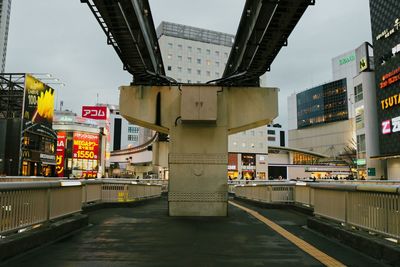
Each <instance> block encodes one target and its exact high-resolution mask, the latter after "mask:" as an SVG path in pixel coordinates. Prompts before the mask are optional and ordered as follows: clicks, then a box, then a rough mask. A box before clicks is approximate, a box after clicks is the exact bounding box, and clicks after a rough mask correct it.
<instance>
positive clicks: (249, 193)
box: [233, 182, 400, 240]
mask: <svg viewBox="0 0 400 267" xmlns="http://www.w3.org/2000/svg"><path fill="white" fill-rule="evenodd" d="M395 183H396V182H393V184H384V183H383V184H373V183H352V184H343V183H305V182H297V183H296V182H286V183H269V184H268V183H264V184H247V185H236V186H235V187H234V189H233V190H234V193H235V195H236V196H237V197H239V198H244V199H250V200H254V201H258V202H263V203H294V204H296V205H302V206H307V207H309V208H311V209H313V210H314V215H315V216H318V217H323V218H326V219H330V220H333V221H336V222H338V223H340V224H342V225H345V226H347V227H357V228H360V229H363V230H367V231H370V232H374V233H379V234H382V235H384V236H387V237H392V238H395V239H397V240H400V182H397V185H395Z"/></svg>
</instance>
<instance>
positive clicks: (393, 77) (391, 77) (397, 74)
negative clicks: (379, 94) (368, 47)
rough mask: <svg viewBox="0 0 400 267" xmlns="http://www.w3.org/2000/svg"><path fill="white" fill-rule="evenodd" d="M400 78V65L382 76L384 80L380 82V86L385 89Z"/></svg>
mask: <svg viewBox="0 0 400 267" xmlns="http://www.w3.org/2000/svg"><path fill="white" fill-rule="evenodd" d="M399 80H400V67H398V68H397V69H395V70H393V71H391V72H389V73H387V74H385V75H383V76H382V82H381V83H379V88H381V89H383V88H385V87H388V86H389V85H391V84H394V83H396V82H398V81H399Z"/></svg>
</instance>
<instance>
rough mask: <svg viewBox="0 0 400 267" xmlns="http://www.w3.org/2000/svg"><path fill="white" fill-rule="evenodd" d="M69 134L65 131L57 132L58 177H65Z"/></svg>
mask: <svg viewBox="0 0 400 267" xmlns="http://www.w3.org/2000/svg"><path fill="white" fill-rule="evenodd" d="M66 142H67V134H66V133H65V132H58V133H57V154H56V164H57V165H56V173H57V176H58V177H64V167H65V147H66Z"/></svg>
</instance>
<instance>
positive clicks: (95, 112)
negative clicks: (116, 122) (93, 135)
mask: <svg viewBox="0 0 400 267" xmlns="http://www.w3.org/2000/svg"><path fill="white" fill-rule="evenodd" d="M82 117H84V118H88V119H93V120H107V118H108V117H109V116H108V108H107V107H103V106H101V107H100V106H83V107H82Z"/></svg>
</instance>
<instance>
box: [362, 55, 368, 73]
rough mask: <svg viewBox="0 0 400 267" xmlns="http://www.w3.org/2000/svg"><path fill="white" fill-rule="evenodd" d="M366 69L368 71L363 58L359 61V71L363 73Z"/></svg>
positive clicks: (366, 63)
mask: <svg viewBox="0 0 400 267" xmlns="http://www.w3.org/2000/svg"><path fill="white" fill-rule="evenodd" d="M366 69H368V62H367V59H366V58H365V57H363V58H362V59H360V71H364V70H366Z"/></svg>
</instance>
